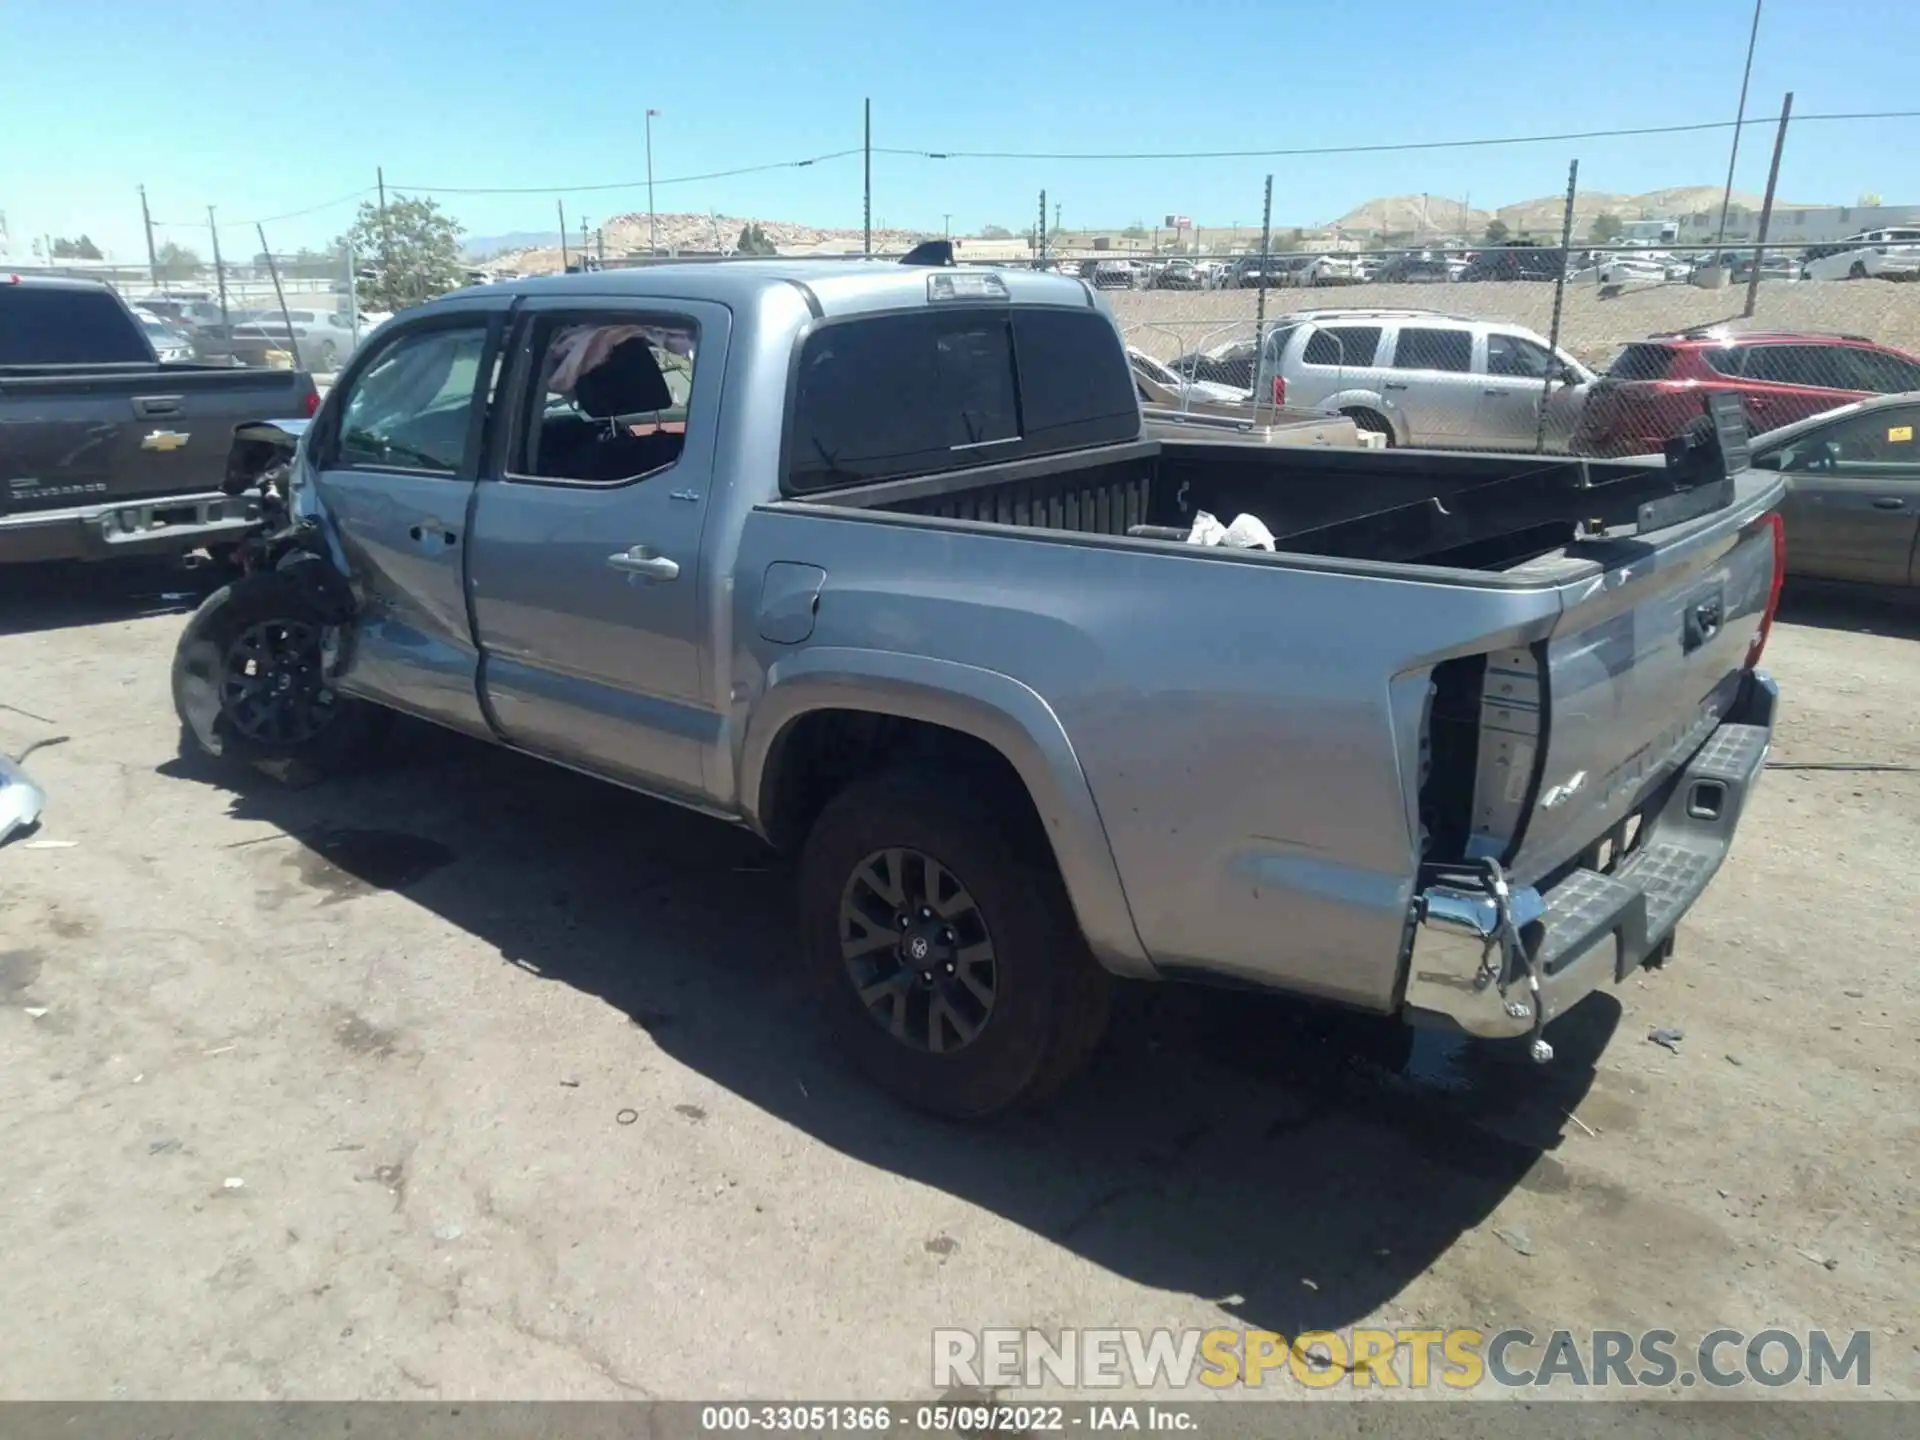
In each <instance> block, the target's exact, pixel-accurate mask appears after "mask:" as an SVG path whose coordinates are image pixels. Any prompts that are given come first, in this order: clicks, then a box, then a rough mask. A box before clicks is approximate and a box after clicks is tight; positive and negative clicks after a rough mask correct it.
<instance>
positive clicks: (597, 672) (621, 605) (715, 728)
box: [470, 296, 732, 800]
mask: <svg viewBox="0 0 1920 1440" xmlns="http://www.w3.org/2000/svg"><path fill="white" fill-rule="evenodd" d="M522 313H523V316H524V318H523V320H522V321H521V322H520V325H519V327H518V331H517V333H516V338H515V341H514V357H515V360H514V364H515V372H514V373H515V377H516V378H515V381H514V384H513V386H512V390H513V393H514V395H515V399H514V401H513V405H512V412H513V413H512V417H511V425H510V427H509V434H508V438H507V440H506V443H505V445H504V447H503V450H502V453H500V454H499V455H498V456H497V457H496V459H495V468H494V471H493V473H492V475H491V476H490V478H489V479H488V480H487V481H486V483H484V484H483V485H482V486H481V487H480V493H479V496H478V499H477V504H476V509H475V516H474V530H473V541H472V546H471V550H470V557H471V558H470V565H471V571H472V579H473V613H474V626H475V633H476V634H477V636H478V638H479V642H480V646H481V648H482V651H483V653H484V655H485V657H486V658H485V673H484V686H485V693H486V696H487V701H488V704H489V706H490V707H491V709H492V712H493V716H494V720H495V723H496V724H497V726H498V728H499V730H500V732H501V733H502V734H503V735H504V736H505V737H506V738H507V739H508V740H509V741H511V742H512V743H514V744H516V745H518V746H520V747H522V748H523V749H526V750H529V751H533V752H535V753H537V754H542V755H548V756H551V757H553V758H555V759H558V760H562V761H565V762H567V763H570V764H574V765H578V766H582V767H584V768H586V769H589V770H592V771H595V772H596V773H599V774H604V775H609V776H613V777H617V778H620V779H623V780H625V781H626V782H628V783H630V784H633V785H636V786H639V787H640V788H642V789H646V790H649V791H653V792H656V793H660V794H665V795H670V796H674V797H677V798H682V799H692V800H698V798H699V797H700V796H701V795H702V794H703V793H704V763H705V760H704V757H705V755H706V752H707V751H708V749H709V748H711V747H712V746H713V745H714V744H715V743H717V739H718V735H719V727H720V723H721V716H720V713H719V711H718V710H717V709H716V707H715V706H714V705H713V704H712V703H711V702H710V700H709V698H708V696H707V693H706V690H705V688H704V686H703V683H702V666H701V658H702V655H703V646H702V643H701V637H702V636H703V635H704V634H705V633H706V630H707V628H708V626H709V623H710V617H711V615H712V613H713V608H712V607H713V606H714V605H715V604H719V603H724V602H725V601H726V600H728V599H730V597H729V596H727V595H726V594H725V592H724V591H721V592H717V593H713V594H710V593H709V592H710V589H711V587H710V586H709V584H708V577H706V576H705V575H703V573H702V569H701V549H700V539H701V533H702V529H703V527H704V525H705V523H706V517H707V514H708V512H709V509H710V508H711V506H712V504H713V499H714V497H713V494H712V490H713V462H714V455H713V446H714V438H715V436H716V434H717V431H718V416H719V410H720V398H721V388H722V384H723V381H724V378H725V369H726V360H727V342H728V338H729V335H730V334H731V328H732V317H731V313H730V312H729V311H728V310H727V309H726V308H725V307H724V306H721V305H715V304H711V303H707V302H699V301H689V300H657V299H648V298H646V297H643V296H634V297H620V298H606V297H593V298H592V299H590V300H583V299H582V298H580V297H575V296H567V297H555V298H552V299H546V300H536V301H532V302H529V303H527V304H526V305H525V306H523V311H522Z"/></svg>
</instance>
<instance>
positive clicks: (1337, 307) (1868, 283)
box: [1069, 245, 1920, 456]
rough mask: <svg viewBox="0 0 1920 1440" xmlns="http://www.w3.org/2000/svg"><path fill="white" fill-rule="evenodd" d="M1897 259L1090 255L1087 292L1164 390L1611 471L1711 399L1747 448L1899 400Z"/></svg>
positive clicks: (1554, 252)
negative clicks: (1740, 424) (1091, 287)
mask: <svg viewBox="0 0 1920 1440" xmlns="http://www.w3.org/2000/svg"><path fill="white" fill-rule="evenodd" d="M1898 251H1899V247H1898V246H1889V247H1888V252H1889V253H1888V254H1885V255H1882V256H1880V257H1879V273H1877V274H1867V275H1864V276H1862V275H1858V274H1855V273H1851V267H1852V266H1854V265H1857V264H1863V262H1862V261H1861V259H1860V257H1859V256H1858V255H1854V254H1851V253H1849V252H1846V251H1831V250H1830V251H1829V252H1828V254H1827V255H1826V256H1822V255H1821V254H1819V253H1818V252H1817V251H1814V252H1808V251H1805V250H1801V249H1787V248H1782V249H1778V250H1776V249H1772V248H1771V247H1769V248H1767V249H1765V250H1763V251H1762V252H1761V253H1760V255H1759V257H1758V260H1757V263H1756V256H1755V247H1754V246H1752V245H1746V246H1741V247H1738V248H1735V247H1732V246H1729V247H1724V248H1721V247H1716V246H1712V245H1707V246H1700V247H1688V248H1679V247H1670V248H1666V249H1657V248H1653V247H1650V246H1639V245H1636V246H1611V247H1595V246H1586V247H1580V246H1574V247H1567V248H1565V249H1563V248H1561V247H1558V246H1478V247H1444V248H1443V247H1408V248H1401V249H1378V248H1375V249H1366V250H1362V249H1351V250H1334V249H1326V250H1316V249H1307V250H1300V251H1289V252H1283V253H1280V254H1274V255H1269V256H1266V257H1264V258H1263V257H1260V256H1239V257H1231V258H1228V259H1226V260H1222V261H1213V260H1203V259H1195V258H1187V257H1154V258H1153V259H1150V260H1140V259H1126V258H1118V259H1101V260H1097V261H1092V262H1088V263H1089V264H1090V265H1091V266H1093V267H1094V273H1089V274H1088V278H1090V279H1093V280H1094V283H1096V284H1097V285H1099V286H1100V287H1101V289H1102V290H1103V292H1104V293H1105V294H1106V296H1107V298H1108V301H1109V303H1110V304H1111V305H1112V307H1113V309H1114V312H1115V315H1116V317H1117V318H1118V319H1119V320H1120V323H1121V327H1122V329H1123V331H1124V332H1125V334H1126V336H1127V340H1128V344H1129V345H1130V346H1131V347H1132V348H1134V349H1135V350H1136V351H1138V352H1139V354H1140V356H1141V357H1144V359H1145V361H1148V362H1151V363H1152V364H1153V365H1154V366H1155V367H1158V368H1164V370H1165V371H1166V372H1167V375H1168V376H1169V377H1170V379H1169V380H1168V381H1167V382H1166V383H1167V384H1168V386H1169V388H1170V389H1171V390H1173V392H1174V393H1176V394H1178V395H1182V396H1187V397H1191V398H1193V399H1196V400H1197V399H1201V398H1204V399H1206V400H1208V401H1219V400H1223V399H1226V398H1227V397H1228V395H1233V396H1236V397H1237V398H1239V399H1240V400H1241V401H1242V402H1243V403H1258V404H1266V405H1273V406H1284V407H1287V408H1289V409H1296V410H1297V409H1309V410H1328V409H1331V410H1337V411H1340V412H1342V413H1345V414H1347V415H1349V416H1351V417H1352V418H1353V419H1354V420H1355V421H1356V423H1358V424H1359V425H1360V426H1361V427H1362V428H1363V429H1373V430H1376V431H1379V432H1381V433H1383V434H1384V435H1385V436H1386V440H1387V443H1388V444H1392V445H1403V446H1414V447H1419V448H1472V449H1525V450H1540V451H1544V452H1548V453H1569V452H1571V453H1574V454H1583V455H1592V456H1620V455H1632V454H1649V453H1655V454H1657V453H1659V452H1660V451H1661V450H1662V449H1663V448H1664V446H1665V444H1666V442H1667V441H1668V440H1670V439H1672V438H1674V437H1675V436H1677V435H1678V434H1679V433H1680V432H1681V431H1682V430H1684V429H1685V428H1686V427H1687V426H1688V425H1689V424H1690V423H1691V422H1692V421H1694V420H1695V419H1697V418H1698V417H1700V416H1701V415H1702V414H1703V413H1704V408H1705V397H1706V396H1707V395H1708V394H1710V393H1713V392H1714V391H1718V390H1731V391H1733V392H1735V393H1737V394H1738V395H1739V396H1740V398H1741V401H1742V405H1743V408H1744V409H1745V411H1746V414H1747V418H1748V424H1749V427H1750V429H1751V430H1752V431H1753V433H1755V434H1756V435H1758V434H1764V433H1766V432H1768V431H1770V430H1773V429H1776V428H1778V427H1780V426H1782V425H1786V424H1790V423H1792V422H1793V421H1795V420H1799V419H1802V418H1805V417H1806V416H1809V415H1813V414H1818V413H1820V412H1822V411H1825V410H1829V409H1832V408H1834V407H1836V406H1839V405H1843V404H1846V403H1848V402H1850V401H1852V400H1856V399H1860V398H1863V397H1865V396H1867V395H1872V394H1886V393H1900V392H1905V391H1913V390H1920V284H1911V283H1903V281H1905V280H1906V279H1907V278H1908V276H1909V275H1910V274H1915V273H1920V249H1916V252H1915V262H1916V263H1915V264H1914V265H1913V267H1912V269H1911V270H1907V269H1905V268H1904V267H1903V266H1902V265H1901V264H1900V261H1901V259H1902V257H1901V256H1900V255H1899V253H1898ZM1810 253H1811V254H1812V257H1813V258H1811V259H1809V258H1808V257H1809V254H1810ZM1823 261H1825V262H1826V263H1824V264H1823V263H1822V262H1823ZM1069 268H1074V266H1073V262H1069ZM1756 270H1757V277H1758V278H1757V279H1756V278H1755V275H1756ZM1824 274H1831V275H1832V276H1833V277H1834V278H1820V277H1821V276H1822V275H1824ZM1263 280H1264V289H1263V288H1262V281H1263ZM1263 312H1264V318H1263ZM1556 318H1557V321H1558V334H1557V336H1556V335H1555V322H1556ZM1181 387H1184V389H1182V388H1181Z"/></svg>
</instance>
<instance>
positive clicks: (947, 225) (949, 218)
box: [940, 210, 953, 240]
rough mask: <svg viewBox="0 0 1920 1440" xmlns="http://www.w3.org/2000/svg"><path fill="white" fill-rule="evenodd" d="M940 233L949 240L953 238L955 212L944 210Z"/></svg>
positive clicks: (941, 216) (941, 213) (941, 215)
mask: <svg viewBox="0 0 1920 1440" xmlns="http://www.w3.org/2000/svg"><path fill="white" fill-rule="evenodd" d="M940 233H941V234H942V235H944V236H946V237H947V239H949V240H951V239H952V238H953V212H952V211H951V210H943V211H941V212H940Z"/></svg>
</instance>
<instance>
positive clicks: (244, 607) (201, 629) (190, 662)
mask: <svg viewBox="0 0 1920 1440" xmlns="http://www.w3.org/2000/svg"><path fill="white" fill-rule="evenodd" d="M299 568H302V567H296V568H295V569H293V570H269V571H265V572H262V573H261V574H258V575H250V576H247V577H245V578H243V579H240V580H236V581H234V582H233V583H231V584H228V585H223V586H221V587H220V588H219V589H218V590H216V591H214V592H213V594H211V595H209V596H208V597H207V598H206V600H205V601H204V602H203V603H202V604H201V606H200V608H199V609H198V610H196V611H195V612H194V615H193V618H192V619H191V620H189V621H188V622H187V628H186V630H185V631H184V632H183V633H182V634H181V636H180V643H179V645H178V646H177V647H176V648H175V650H174V655H173V708H174V712H175V714H177V715H178V716H179V718H180V737H181V746H182V749H183V750H186V751H198V752H199V753H201V754H204V755H209V756H211V757H213V758H214V759H216V760H226V761H235V762H238V763H240V764H257V763H261V762H267V761H293V762H297V763H299V764H302V765H305V766H307V767H309V768H310V769H312V770H314V771H317V772H319V773H321V774H332V773H337V772H339V771H342V770H345V769H349V768H352V767H353V766H355V765H357V764H359V763H361V762H362V761H363V760H364V759H365V758H366V757H367V756H368V755H370V754H371V753H372V752H373V751H374V750H375V749H377V748H378V745H379V742H380V740H381V739H382V738H383V737H384V735H385V732H386V727H387V722H388V721H389V719H390V718H391V717H390V716H389V715H388V713H387V712H386V711H385V710H382V709H380V708H379V707H378V706H374V705H368V704H366V703H365V702H364V701H359V700H354V699H350V698H348V697H346V696H344V695H341V694H339V693H338V692H336V691H335V690H334V689H333V688H332V687H331V686H330V685H328V684H327V683H326V680H325V675H324V662H323V655H322V646H323V643H324V638H325V636H326V632H327V631H328V630H329V628H331V627H334V626H337V625H339V624H340V623H341V617H340V616H338V615H336V614H332V613H329V606H328V604H327V602H326V599H325V598H324V596H323V594H322V593H320V592H318V591H317V590H316V588H315V586H314V585H313V584H312V583H311V581H310V579H309V578H308V577H303V576H301V575H300V574H299V573H298V570H299Z"/></svg>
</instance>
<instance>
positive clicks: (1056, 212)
mask: <svg viewBox="0 0 1920 1440" xmlns="http://www.w3.org/2000/svg"><path fill="white" fill-rule="evenodd" d="M1053 233H1054V237H1055V238H1056V239H1057V238H1058V237H1059V234H1060V202H1059V201H1058V200H1056V201H1054V202H1053Z"/></svg>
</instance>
